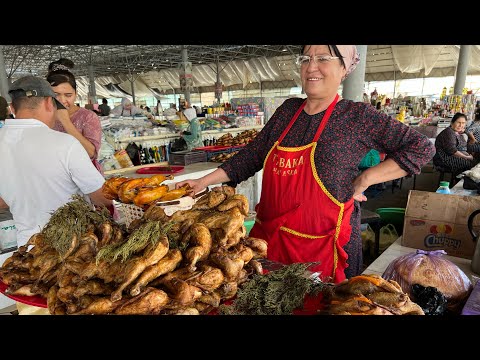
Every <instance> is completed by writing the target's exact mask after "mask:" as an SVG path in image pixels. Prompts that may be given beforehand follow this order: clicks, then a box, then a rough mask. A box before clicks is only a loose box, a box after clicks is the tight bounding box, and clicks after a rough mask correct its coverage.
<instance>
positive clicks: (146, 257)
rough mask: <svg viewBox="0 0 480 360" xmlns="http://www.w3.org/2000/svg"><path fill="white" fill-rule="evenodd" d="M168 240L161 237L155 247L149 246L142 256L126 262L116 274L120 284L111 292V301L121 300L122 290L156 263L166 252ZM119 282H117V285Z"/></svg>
mask: <svg viewBox="0 0 480 360" xmlns="http://www.w3.org/2000/svg"><path fill="white" fill-rule="evenodd" d="M168 246H169V245H168V238H167V237H166V236H164V235H162V238H161V239H160V241H158V243H157V244H156V245H149V246H148V247H147V249H146V250H145V251H144V254H143V256H135V257H133V258H131V259H130V260H128V261H127V265H126V266H125V268H124V270H123V271H122V272H121V273H119V274H117V276H118V279H121V282H120V284H119V285H118V287H117V288H116V289H115V291H114V292H112V295H111V297H110V298H111V300H112V301H118V300H120V299H121V298H122V292H123V290H124V289H125V288H126V287H127V286H128V285H130V284H131V283H132V282H133V281H135V279H136V278H137V277H138V276H139V275H140V274H141V273H142V272H143V270H145V269H146V268H147V267H148V266H150V265H154V264H156V263H158V262H159V261H160V260H161V259H162V258H163V257H164V256H165V255H166V254H167V252H168ZM118 282H119V281H117V283H118Z"/></svg>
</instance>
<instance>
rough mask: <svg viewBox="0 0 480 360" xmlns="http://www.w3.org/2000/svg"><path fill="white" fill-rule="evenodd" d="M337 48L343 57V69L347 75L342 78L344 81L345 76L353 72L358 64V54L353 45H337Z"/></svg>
mask: <svg viewBox="0 0 480 360" xmlns="http://www.w3.org/2000/svg"><path fill="white" fill-rule="evenodd" d="M337 48H338V51H340V54H341V55H342V57H343V62H344V63H345V69H346V70H347V73H346V74H345V77H344V78H343V79H344V80H345V79H346V78H347V76H348V75H350V74H351V73H352V71H353V70H355V68H356V67H357V64H358V63H359V62H360V54H359V53H358V51H357V47H356V46H355V45H337Z"/></svg>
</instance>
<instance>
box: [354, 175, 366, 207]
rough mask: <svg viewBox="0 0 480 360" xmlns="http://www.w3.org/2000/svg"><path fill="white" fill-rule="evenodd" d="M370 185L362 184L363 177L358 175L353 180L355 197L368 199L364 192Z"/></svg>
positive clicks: (356, 198)
mask: <svg viewBox="0 0 480 360" xmlns="http://www.w3.org/2000/svg"><path fill="white" fill-rule="evenodd" d="M367 189H368V186H365V185H362V182H361V178H360V176H358V177H357V178H356V179H355V180H353V198H354V199H355V200H357V201H367V197H366V196H365V195H364V194H363V192H364V191H365V190H367Z"/></svg>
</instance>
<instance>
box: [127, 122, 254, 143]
mask: <svg viewBox="0 0 480 360" xmlns="http://www.w3.org/2000/svg"><path fill="white" fill-rule="evenodd" d="M262 128H263V125H254V126H245V127H241V128H231V129H221V130H205V131H202V136H203V135H217V134H220V135H221V134H223V133H227V132H230V133H241V132H242V131H245V130H253V129H255V130H259V129H262ZM179 137H180V134H163V135H148V136H133V137H128V138H121V139H118V140H117V142H119V143H128V142H132V141H133V142H138V141H150V140H161V139H177V138H179Z"/></svg>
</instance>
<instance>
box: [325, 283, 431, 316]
mask: <svg viewBox="0 0 480 360" xmlns="http://www.w3.org/2000/svg"><path fill="white" fill-rule="evenodd" d="M325 294H326V296H325V298H326V299H327V301H328V305H327V306H326V308H325V310H324V311H322V313H323V314H331V315H424V313H423V310H422V308H421V307H420V306H418V305H417V304H415V303H414V302H412V301H411V300H410V298H409V297H408V295H407V294H405V293H404V292H403V291H402V288H401V287H400V285H398V283H397V282H396V281H394V280H389V281H387V280H385V279H383V278H382V277H380V276H378V275H360V276H355V277H353V278H351V279H349V280H345V281H343V282H341V283H340V284H337V285H335V286H333V287H331V288H330V289H329V291H328V292H326V293H325Z"/></svg>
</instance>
